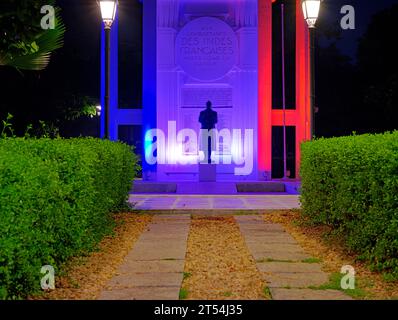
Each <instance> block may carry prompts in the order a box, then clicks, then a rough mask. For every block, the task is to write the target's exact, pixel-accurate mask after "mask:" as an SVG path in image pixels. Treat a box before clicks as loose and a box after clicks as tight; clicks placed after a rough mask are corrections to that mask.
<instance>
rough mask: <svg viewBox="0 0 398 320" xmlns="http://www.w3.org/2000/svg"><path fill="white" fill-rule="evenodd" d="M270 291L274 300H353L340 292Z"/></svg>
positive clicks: (272, 289) (306, 290)
mask: <svg viewBox="0 0 398 320" xmlns="http://www.w3.org/2000/svg"><path fill="white" fill-rule="evenodd" d="M270 291H271V295H272V299H274V300H352V298H351V297H349V296H347V295H346V294H345V293H344V292H341V291H338V290H311V289H283V288H271V289H270Z"/></svg>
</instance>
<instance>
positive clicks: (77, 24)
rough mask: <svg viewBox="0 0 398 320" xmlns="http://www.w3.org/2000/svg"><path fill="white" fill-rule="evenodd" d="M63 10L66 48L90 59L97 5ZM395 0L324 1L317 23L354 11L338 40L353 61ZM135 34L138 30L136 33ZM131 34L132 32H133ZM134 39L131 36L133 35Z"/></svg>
mask: <svg viewBox="0 0 398 320" xmlns="http://www.w3.org/2000/svg"><path fill="white" fill-rule="evenodd" d="M137 1H138V0H120V3H121V5H123V6H126V5H133V6H134V5H136V4H135V2H137ZM57 2H58V4H59V5H60V6H61V7H62V9H63V16H64V17H65V22H66V25H67V37H66V45H68V44H70V45H73V44H77V45H78V46H80V47H82V48H83V49H86V50H87V54H88V55H89V56H90V55H91V54H90V53H92V52H95V51H96V50H97V49H98V41H99V37H98V36H99V32H98V24H99V23H100V17H99V15H100V13H99V10H98V6H97V4H96V1H92V0H58V1H57ZM394 3H398V0H375V1H373V0H372V1H370V0H324V1H323V3H322V9H321V13H320V19H324V20H325V22H326V25H327V24H329V25H336V24H339V23H340V19H341V17H342V14H340V9H341V7H342V6H343V5H352V6H353V7H354V8H355V11H356V29H355V30H346V31H342V34H341V39H339V40H338V41H337V46H338V48H339V49H340V50H341V52H342V53H344V54H346V55H349V56H350V57H352V58H354V59H355V54H356V49H357V43H358V40H359V39H360V37H361V36H362V35H363V33H364V32H365V31H366V29H367V26H368V24H369V22H370V20H371V18H372V15H374V14H375V13H377V12H379V11H381V10H383V9H385V8H388V7H389V6H391V5H393V4H394ZM137 31H138V30H137ZM132 32H134V29H133V28H132ZM133 36H134V35H133Z"/></svg>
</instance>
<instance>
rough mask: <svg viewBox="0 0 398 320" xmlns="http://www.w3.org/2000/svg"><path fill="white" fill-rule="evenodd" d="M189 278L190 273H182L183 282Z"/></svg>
mask: <svg viewBox="0 0 398 320" xmlns="http://www.w3.org/2000/svg"><path fill="white" fill-rule="evenodd" d="M190 277H192V273H190V272H184V273H183V276H182V278H183V280H186V279H188V278H190Z"/></svg>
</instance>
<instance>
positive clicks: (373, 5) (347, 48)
mask: <svg viewBox="0 0 398 320" xmlns="http://www.w3.org/2000/svg"><path fill="white" fill-rule="evenodd" d="M396 3H398V1H397V0H324V1H323V3H322V9H321V10H322V11H321V12H320V19H326V21H327V23H329V24H336V23H340V20H341V17H342V16H343V15H342V14H340V10H341V8H342V7H343V6H344V5H352V6H353V7H354V8H355V14H356V29H355V30H346V31H342V34H341V39H340V40H338V41H337V46H338V48H339V49H340V50H341V52H342V53H344V54H346V55H349V56H350V57H351V58H355V55H356V49H357V44H358V40H359V39H360V37H361V36H362V35H363V34H364V32H365V31H366V29H367V27H368V25H369V22H370V21H371V18H372V16H373V15H374V14H375V13H377V12H379V11H381V10H383V9H385V8H388V7H390V6H392V5H393V4H396ZM388 31H389V32H391V31H392V30H388Z"/></svg>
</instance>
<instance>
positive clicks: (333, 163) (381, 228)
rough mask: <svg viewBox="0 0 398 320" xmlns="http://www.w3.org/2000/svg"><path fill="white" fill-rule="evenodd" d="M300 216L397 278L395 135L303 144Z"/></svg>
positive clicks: (397, 138) (397, 162)
mask: <svg viewBox="0 0 398 320" xmlns="http://www.w3.org/2000/svg"><path fill="white" fill-rule="evenodd" d="M301 177H302V196H301V201H302V205H303V214H304V215H305V216H306V217H309V218H310V219H311V221H313V222H315V223H323V224H330V225H332V226H333V227H334V228H335V229H336V230H337V231H338V232H339V234H340V235H342V236H343V237H344V239H345V240H346V243H347V246H348V247H349V248H350V249H352V250H354V251H355V252H357V253H359V254H360V256H361V258H362V259H365V260H367V261H369V262H371V264H372V266H373V267H375V268H376V269H377V270H379V271H383V272H387V273H392V274H393V275H394V276H398V131H395V132H393V133H386V134H380V135H361V136H351V137H341V138H333V139H320V140H316V141H313V142H307V143H304V144H303V145H302V163H301Z"/></svg>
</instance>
